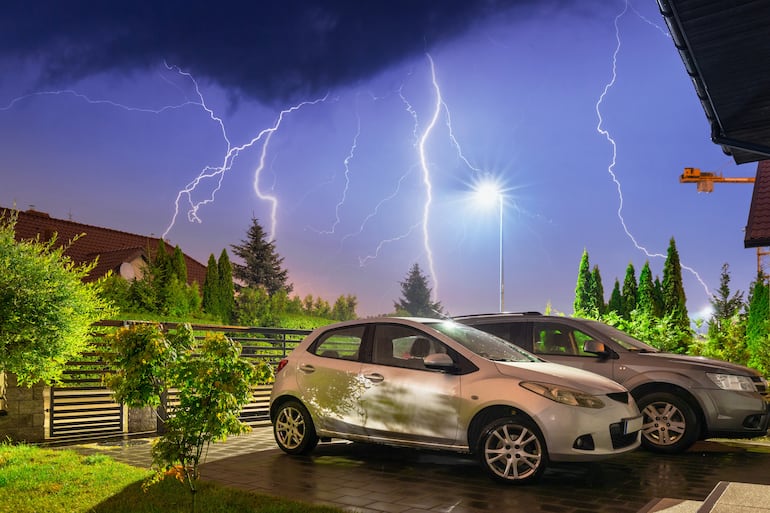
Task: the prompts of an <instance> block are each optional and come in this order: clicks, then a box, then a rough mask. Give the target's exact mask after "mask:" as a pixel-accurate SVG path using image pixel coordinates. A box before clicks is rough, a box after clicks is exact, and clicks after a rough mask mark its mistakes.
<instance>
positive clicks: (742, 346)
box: [705, 263, 748, 365]
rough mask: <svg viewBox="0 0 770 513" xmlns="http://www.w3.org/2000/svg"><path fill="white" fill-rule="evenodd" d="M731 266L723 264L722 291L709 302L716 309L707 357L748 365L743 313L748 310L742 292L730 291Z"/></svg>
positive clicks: (713, 314)
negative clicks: (742, 311)
mask: <svg viewBox="0 0 770 513" xmlns="http://www.w3.org/2000/svg"><path fill="white" fill-rule="evenodd" d="M729 269H730V266H729V265H728V264H726V263H725V264H722V272H721V274H720V277H719V289H718V290H717V293H716V294H714V295H713V296H712V298H711V300H710V303H711V306H712V308H713V309H714V310H713V312H712V314H711V318H710V319H709V321H708V332H707V333H706V342H707V343H706V351H705V353H706V356H713V357H716V358H720V359H723V360H727V361H730V362H733V363H740V364H744V365H745V364H746V363H748V355H747V353H746V336H745V332H746V326H745V323H744V322H743V319H742V318H741V317H742V316H741V310H742V309H743V308H744V307H745V306H746V305H745V303H744V302H743V292H741V291H736V292H735V293H734V294H733V293H732V292H731V291H730V271H729Z"/></svg>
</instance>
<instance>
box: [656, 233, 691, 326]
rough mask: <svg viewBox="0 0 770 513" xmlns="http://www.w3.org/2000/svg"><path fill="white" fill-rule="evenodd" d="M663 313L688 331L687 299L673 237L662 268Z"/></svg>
mask: <svg viewBox="0 0 770 513" xmlns="http://www.w3.org/2000/svg"><path fill="white" fill-rule="evenodd" d="M663 311H664V312H666V315H667V316H670V318H671V321H672V322H674V323H675V324H676V325H677V326H679V327H680V328H682V329H683V330H689V329H690V316H689V315H688V313H687V298H686V296H685V293H684V284H683V283H682V265H681V263H680V262H679V252H678V251H677V249H676V242H675V241H674V238H673V237H671V241H670V242H669V245H668V252H667V255H666V263H665V264H664V266H663Z"/></svg>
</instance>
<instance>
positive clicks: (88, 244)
mask: <svg viewBox="0 0 770 513" xmlns="http://www.w3.org/2000/svg"><path fill="white" fill-rule="evenodd" d="M10 212H13V209H6V208H2V207H0V216H8V214H9V213H10ZM16 212H17V213H18V218H17V220H16V239H17V240H22V239H34V238H36V237H39V238H40V240H43V241H47V240H50V239H51V237H53V236H54V234H56V241H57V244H58V245H64V244H67V243H68V242H70V241H73V240H74V242H72V244H70V246H69V247H68V248H67V250H66V251H65V252H64V253H65V255H67V256H68V257H70V258H71V259H72V260H73V261H74V262H76V263H78V264H83V263H87V262H93V261H94V259H96V258H97V257H98V258H99V260H98V263H97V265H96V267H95V268H94V269H93V270H92V271H91V273H90V274H89V276H88V279H89V281H92V280H96V279H98V278H101V277H102V276H104V275H105V274H107V272H108V271H110V270H112V271H115V272H116V273H117V271H118V269H119V268H120V265H121V264H122V263H123V262H129V261H131V260H133V259H134V258H136V257H137V256H140V255H141V256H144V257H145V258H146V256H147V254H148V250H149V252H150V254H154V253H155V251H156V250H157V248H158V244H159V242H160V239H159V238H157V237H148V236H146V235H136V234H133V233H127V232H121V231H118V230H112V229H110V228H101V227H99V226H90V225H87V224H81V223H75V222H73V221H67V220H64V219H54V218H52V217H51V216H49V215H48V214H46V213H44V212H37V211H35V210H27V211H16ZM165 247H166V251H167V252H168V253H169V254H171V253H173V250H174V248H173V247H171V246H169V245H168V244H166V245H165ZM184 259H185V263H186V265H187V281H188V283H190V284H192V283H193V282H197V283H198V286H199V287H200V288H201V289H202V288H203V282H204V281H205V280H206V266H205V265H203V264H201V263H200V262H198V261H197V260H194V259H193V258H191V257H189V256H187V255H186V254H185V255H184Z"/></svg>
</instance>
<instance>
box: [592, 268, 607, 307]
mask: <svg viewBox="0 0 770 513" xmlns="http://www.w3.org/2000/svg"><path fill="white" fill-rule="evenodd" d="M589 292H590V294H589V297H590V298H591V303H590V304H591V311H592V312H593V313H594V314H595V315H594V318H599V317H601V316H602V314H604V312H605V311H606V310H607V305H605V304H604V285H602V275H601V273H600V272H599V266H598V265H594V268H593V271H591V282H590V287H589Z"/></svg>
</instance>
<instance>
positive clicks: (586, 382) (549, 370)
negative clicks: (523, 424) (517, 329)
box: [495, 362, 626, 395]
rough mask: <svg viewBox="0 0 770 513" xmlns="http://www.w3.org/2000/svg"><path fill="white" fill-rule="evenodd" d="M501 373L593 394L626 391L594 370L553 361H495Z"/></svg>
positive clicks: (522, 379)
mask: <svg viewBox="0 0 770 513" xmlns="http://www.w3.org/2000/svg"><path fill="white" fill-rule="evenodd" d="M495 366H496V367H497V370H498V371H499V372H500V374H503V375H505V376H511V377H515V378H518V379H520V380H521V381H542V382H545V383H555V384H559V385H564V386H568V387H570V388H575V389H577V390H581V391H583V392H586V393H589V394H592V395H603V394H610V393H615V392H626V389H625V388H624V387H623V386H622V385H620V384H618V383H616V382H614V381H612V380H611V379H609V378H605V377H604V376H600V375H598V374H594V373H593V372H588V371H584V370H582V369H575V368H573V367H567V366H566V365H560V364H558V363H551V362H517V363H513V362H511V363H509V362H495Z"/></svg>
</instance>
